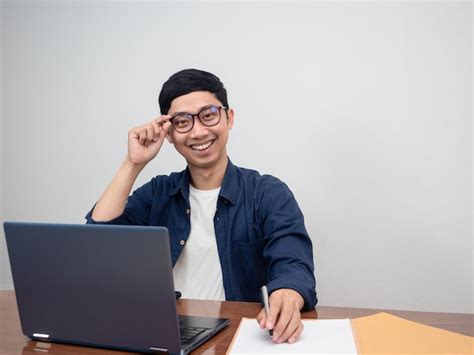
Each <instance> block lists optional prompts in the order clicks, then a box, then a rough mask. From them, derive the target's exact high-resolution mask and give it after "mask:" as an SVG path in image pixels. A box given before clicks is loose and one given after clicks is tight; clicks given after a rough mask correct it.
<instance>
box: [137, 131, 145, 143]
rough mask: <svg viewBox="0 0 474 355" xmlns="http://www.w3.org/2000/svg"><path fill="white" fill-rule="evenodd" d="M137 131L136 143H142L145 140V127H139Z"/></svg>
mask: <svg viewBox="0 0 474 355" xmlns="http://www.w3.org/2000/svg"><path fill="white" fill-rule="evenodd" d="M137 133H138V143H140V144H141V145H144V144H145V141H146V129H145V128H143V127H141V128H140V129H139V131H138V132H137Z"/></svg>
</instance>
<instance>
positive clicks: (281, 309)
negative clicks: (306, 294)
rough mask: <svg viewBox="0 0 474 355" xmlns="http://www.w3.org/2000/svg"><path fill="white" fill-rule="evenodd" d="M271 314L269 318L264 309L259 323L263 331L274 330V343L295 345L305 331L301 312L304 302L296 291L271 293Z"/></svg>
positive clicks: (283, 289)
mask: <svg viewBox="0 0 474 355" xmlns="http://www.w3.org/2000/svg"><path fill="white" fill-rule="evenodd" d="M269 304H270V313H269V315H268V318H267V317H266V316H265V310H264V309H262V310H261V311H260V313H259V314H258V316H257V322H258V324H259V325H260V328H262V329H265V328H266V329H269V330H270V329H273V341H274V342H276V343H283V342H285V341H287V342H288V343H294V342H295V341H296V340H298V338H299V336H300V335H301V332H302V331H303V323H302V322H301V313H300V310H301V309H302V308H303V305H304V300H303V297H301V295H300V294H299V293H298V292H296V291H295V290H292V289H289V288H281V289H278V290H275V291H273V292H272V293H271V295H270V298H269Z"/></svg>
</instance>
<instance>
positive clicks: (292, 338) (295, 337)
mask: <svg viewBox="0 0 474 355" xmlns="http://www.w3.org/2000/svg"><path fill="white" fill-rule="evenodd" d="M303 329H304V325H303V323H301V322H300V324H299V326H298V328H296V331H295V332H294V333H293V334H292V335H291V336H290V337H289V338H288V343H290V344H293V343H294V342H296V341H297V340H298V339H299V337H300V336H301V333H302V332H303Z"/></svg>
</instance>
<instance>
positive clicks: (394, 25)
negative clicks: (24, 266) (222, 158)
mask: <svg viewBox="0 0 474 355" xmlns="http://www.w3.org/2000/svg"><path fill="white" fill-rule="evenodd" d="M3 6H4V9H3V22H4V24H3V28H2V29H3V41H2V60H3V66H2V74H3V78H2V87H3V93H2V99H3V105H4V107H3V111H2V119H3V132H2V133H3V134H2V136H1V137H2V147H3V157H4V158H3V161H2V162H1V163H2V165H1V169H2V175H3V181H2V183H3V185H2V186H3V206H4V217H5V219H7V220H28V221H31V220H36V221H57V222H79V223H82V222H83V216H84V215H85V213H86V212H87V211H88V209H89V208H90V207H91V206H92V204H93V202H94V201H95V199H96V198H97V197H98V196H99V195H100V193H101V192H102V190H103V189H104V188H105V186H106V184H107V183H108V182H109V180H110V179H111V177H112V176H113V174H114V172H115V170H116V169H117V167H118V164H119V162H120V161H121V160H122V159H123V157H124V154H125V152H126V139H127V130H128V129H129V128H130V127H132V126H134V125H138V124H142V123H144V122H147V121H149V120H150V119H152V118H153V117H155V116H157V115H158V104H157V97H158V93H159V90H160V88H161V85H162V83H163V82H164V81H165V80H166V79H167V78H168V77H169V76H170V75H171V74H172V73H174V72H176V71H177V70H180V69H182V68H188V67H197V68H201V69H205V70H209V71H211V72H214V73H215V74H217V75H218V76H220V77H221V79H222V80H223V82H224V83H225V84H226V86H227V89H228V92H229V102H230V104H231V106H233V107H234V109H235V112H236V122H235V127H234V129H233V130H232V132H231V138H230V139H231V142H230V146H229V151H230V156H231V159H232V160H233V161H234V163H236V164H238V165H241V166H246V167H251V168H256V169H258V170H260V171H261V172H265V173H271V174H274V175H276V176H278V177H280V178H281V179H283V180H284V181H286V182H287V183H288V185H289V186H290V187H291V188H292V190H293V191H294V193H295V195H296V197H297V199H298V201H299V202H300V206H301V208H302V210H303V212H304V214H305V216H306V223H307V228H308V230H309V232H310V234H311V236H312V239H313V241H314V250H315V262H316V267H317V270H316V276H317V281H318V294H319V298H320V304H321V305H334V306H354V307H374V308H377V307H382V308H392V309H394V308H395V309H416V310H430V311H449V312H471V313H472V312H474V309H473V304H472V296H473V295H472V279H473V277H472V271H473V270H472V266H473V264H472V207H471V203H472V169H471V167H472V145H471V142H472V122H471V117H472V86H471V85H472V81H471V78H472V67H471V62H472V51H471V46H472V27H471V26H472V10H471V7H472V4H471V3H467V2H463V3H448V2H444V3H423V2H422V3H410V2H400V3H391V2H382V3H366V2H364V3H354V2H350V3H343V2H335V3H329V2H315V3H311V2H299V3H282V2H278V3H273V4H272V3H268V2H261V3H249V2H245V3H237V4H236V3H217V2H207V3H184V2H177V3H172V2H160V3H150V2H146V3H142V4H136V3H122V4H116V3H111V2H74V3H72V2H67V3H60V2H52V3H38V2H35V3H25V2H13V3H10V2H4V3H3ZM183 167H184V160H183V159H182V158H181V157H180V156H178V154H177V153H176V152H175V151H174V150H173V148H172V147H170V146H169V145H167V146H166V148H165V150H164V152H163V153H162V154H160V156H159V159H156V161H154V162H153V163H152V164H150V166H149V167H148V168H147V169H146V171H145V172H144V173H143V174H142V176H141V177H140V181H139V183H142V182H144V181H147V180H148V179H149V178H150V177H151V176H153V175H154V174H158V173H159V174H162V173H169V172H171V171H176V170H181V169H182V168H183ZM0 247H1V248H4V246H3V244H0ZM0 257H1V258H2V259H1V260H0V262H1V264H0V267H1V268H2V270H7V261H6V259H5V253H4V251H2V253H1V254H0ZM1 276H2V282H1V284H2V285H5V284H10V285H11V280H10V279H9V278H7V279H5V273H4V272H2V274H1Z"/></svg>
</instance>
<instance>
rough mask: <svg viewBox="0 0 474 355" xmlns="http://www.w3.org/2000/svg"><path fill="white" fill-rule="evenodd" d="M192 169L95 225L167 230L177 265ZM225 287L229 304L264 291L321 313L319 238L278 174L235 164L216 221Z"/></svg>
mask: <svg viewBox="0 0 474 355" xmlns="http://www.w3.org/2000/svg"><path fill="white" fill-rule="evenodd" d="M190 178H191V176H190V173H189V169H186V170H184V171H182V172H179V173H172V174H170V175H169V176H164V175H161V176H156V177H154V178H153V179H152V180H151V181H150V182H148V183H146V184H145V185H143V186H142V187H140V188H138V189H137V190H136V191H134V193H133V194H132V196H130V197H129V199H128V202H127V205H126V207H125V210H124V212H123V214H122V215H121V216H119V217H117V218H115V219H113V220H111V221H108V222H96V221H94V220H93V219H92V211H90V212H89V213H88V214H87V216H86V219H87V223H104V224H133V225H149V226H165V227H167V228H168V230H169V237H170V245H171V257H172V261H173V265H175V264H176V261H177V260H178V257H179V255H180V253H181V251H182V250H183V248H184V247H185V245H186V241H187V239H188V236H189V232H190V230H191V223H190V213H191V210H190V204H189V184H190ZM214 229H215V233H216V242H217V250H218V253H219V260H220V264H221V267H222V279H223V280H222V281H223V286H224V290H225V296H226V300H228V301H248V302H260V287H261V286H262V285H265V284H266V285H267V287H268V291H269V292H270V293H271V292H272V291H274V290H277V289H280V288H290V289H293V290H296V291H298V292H299V293H300V294H301V296H302V297H303V299H304V302H305V304H304V309H305V310H309V309H312V308H314V307H315V305H316V303H317V298H316V281H315V278H314V265H313V251H312V243H311V239H310V238H309V236H308V232H307V231H306V228H305V225H304V218H303V214H302V213H301V210H300V208H299V207H298V204H297V202H296V200H295V198H294V196H293V193H292V192H291V191H290V189H289V188H288V186H286V185H285V184H284V183H283V182H281V181H280V180H278V179H277V178H275V177H273V176H270V175H260V174H259V173H258V172H257V171H254V170H249V169H244V168H240V167H237V166H234V165H233V164H232V163H231V161H230V160H229V163H228V165H227V169H226V172H225V176H224V180H223V182H222V186H221V189H220V192H219V197H218V199H217V211H216V214H215V216H214Z"/></svg>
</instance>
